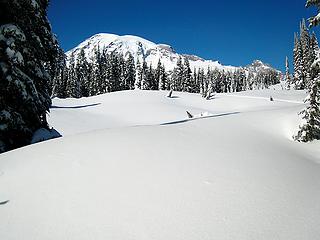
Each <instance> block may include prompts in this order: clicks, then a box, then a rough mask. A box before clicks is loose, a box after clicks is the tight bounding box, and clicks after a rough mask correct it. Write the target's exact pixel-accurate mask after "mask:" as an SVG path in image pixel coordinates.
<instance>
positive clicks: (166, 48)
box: [157, 43, 176, 53]
mask: <svg viewBox="0 0 320 240" xmlns="http://www.w3.org/2000/svg"><path fill="white" fill-rule="evenodd" d="M157 46H158V47H159V48H161V49H164V50H166V51H169V52H172V53H176V51H175V50H174V48H173V47H172V46H170V45H168V44H163V43H162V44H158V45H157Z"/></svg>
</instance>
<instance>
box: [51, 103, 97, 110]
mask: <svg viewBox="0 0 320 240" xmlns="http://www.w3.org/2000/svg"><path fill="white" fill-rule="evenodd" d="M100 104H101V103H93V104H87V105H80V106H70V107H67V106H63V107H62V106H54V105H53V106H51V108H52V109H54V108H62V109H78V108H87V107H94V106H98V105H100Z"/></svg>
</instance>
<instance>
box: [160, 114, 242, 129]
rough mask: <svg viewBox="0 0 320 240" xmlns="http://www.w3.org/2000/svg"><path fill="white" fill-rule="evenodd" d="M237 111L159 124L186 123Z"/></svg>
mask: <svg viewBox="0 0 320 240" xmlns="http://www.w3.org/2000/svg"><path fill="white" fill-rule="evenodd" d="M239 113H240V112H230V113H221V114H216V115H211V116H204V117H195V118H189V119H184V120H179V121H174V122H167V123H162V124H160V126H167V125H174V124H180V123H186V122H189V121H195V120H200V119H206V118H216V117H224V116H229V115H235V114H239Z"/></svg>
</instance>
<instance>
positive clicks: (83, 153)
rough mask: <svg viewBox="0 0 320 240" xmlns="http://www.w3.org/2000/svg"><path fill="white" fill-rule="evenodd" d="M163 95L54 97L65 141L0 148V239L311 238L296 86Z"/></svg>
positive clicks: (319, 179)
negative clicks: (295, 137) (297, 138)
mask: <svg viewBox="0 0 320 240" xmlns="http://www.w3.org/2000/svg"><path fill="white" fill-rule="evenodd" d="M166 94H167V92H161V91H160V92H152V91H126V92H116V93H110V94H106V95H101V96H96V97H91V98H87V99H78V100H75V99H67V100H59V99H54V105H55V107H54V108H53V109H52V111H51V118H50V122H51V124H54V126H55V127H56V129H57V130H59V131H60V132H61V133H62V135H64V137H63V138H60V139H54V140H50V141H47V142H43V143H39V144H35V145H32V146H28V147H25V148H22V149H18V150H15V151H11V152H7V153H5V154H1V155H0V189H1V191H0V203H1V202H4V201H7V200H9V202H7V203H6V204H0V216H1V217H0V239H6V240H20V239H34V240H40V239H41V240H44V239H46V240H51V239H52V240H56V239H62V240H64V239H66V240H67V239H68V240H70V239H71V240H73V239H75V240H82V239H83V240H84V239H97V240H99V239H115V240H118V239H137V240H138V239H139V240H141V239H156V240H158V239H159V240H160V239H161V240H164V239H181V240H182V239H183V240H189V239H190V240H194V239H201V240H203V239H208V240H209V239H210V240H212V239H219V240H221V239H228V240H229V239H230V240H231V239H232V240H233V239H240V240H242V239H243V240H248V239H265V240H270V239H283V240H287V239H290V240H295V239H296V240H298V239H299V240H300V239H318V237H319V236H320V228H319V224H320V214H319V213H320V166H319V163H320V150H319V149H320V148H319V146H320V144H319V142H314V143H311V144H300V143H296V142H293V141H292V140H291V139H290V136H291V135H292V133H293V132H294V131H295V128H296V126H297V124H298V122H299V118H298V117H297V115H296V113H297V112H298V111H299V110H300V109H302V108H303V107H304V104H303V103H302V99H303V98H304V97H305V93H303V92H299V91H281V90H273V89H271V90H264V91H253V92H242V93H237V94H232V95H229V94H218V95H217V96H215V99H213V100H210V101H206V100H203V99H202V98H201V97H200V96H199V95H197V94H188V93H174V98H171V99H169V98H166V97H165V96H166ZM270 95H272V96H273V98H274V99H275V101H274V102H271V101H269V97H270ZM186 110H187V111H189V112H191V113H193V114H200V113H204V112H207V113H209V114H206V115H207V116H206V117H204V118H198V119H191V120H188V119H187V115H186V113H185V111H186Z"/></svg>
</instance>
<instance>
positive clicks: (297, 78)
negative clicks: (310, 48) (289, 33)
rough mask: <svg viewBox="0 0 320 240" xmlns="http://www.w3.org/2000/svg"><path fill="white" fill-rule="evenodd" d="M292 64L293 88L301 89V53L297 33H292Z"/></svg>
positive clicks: (302, 86)
mask: <svg viewBox="0 0 320 240" xmlns="http://www.w3.org/2000/svg"><path fill="white" fill-rule="evenodd" d="M293 65H294V87H295V89H298V90H299V89H303V88H304V85H303V78H304V77H303V54H302V47H301V41H300V39H299V37H298V35H297V34H296V33H295V35H294V49H293Z"/></svg>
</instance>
